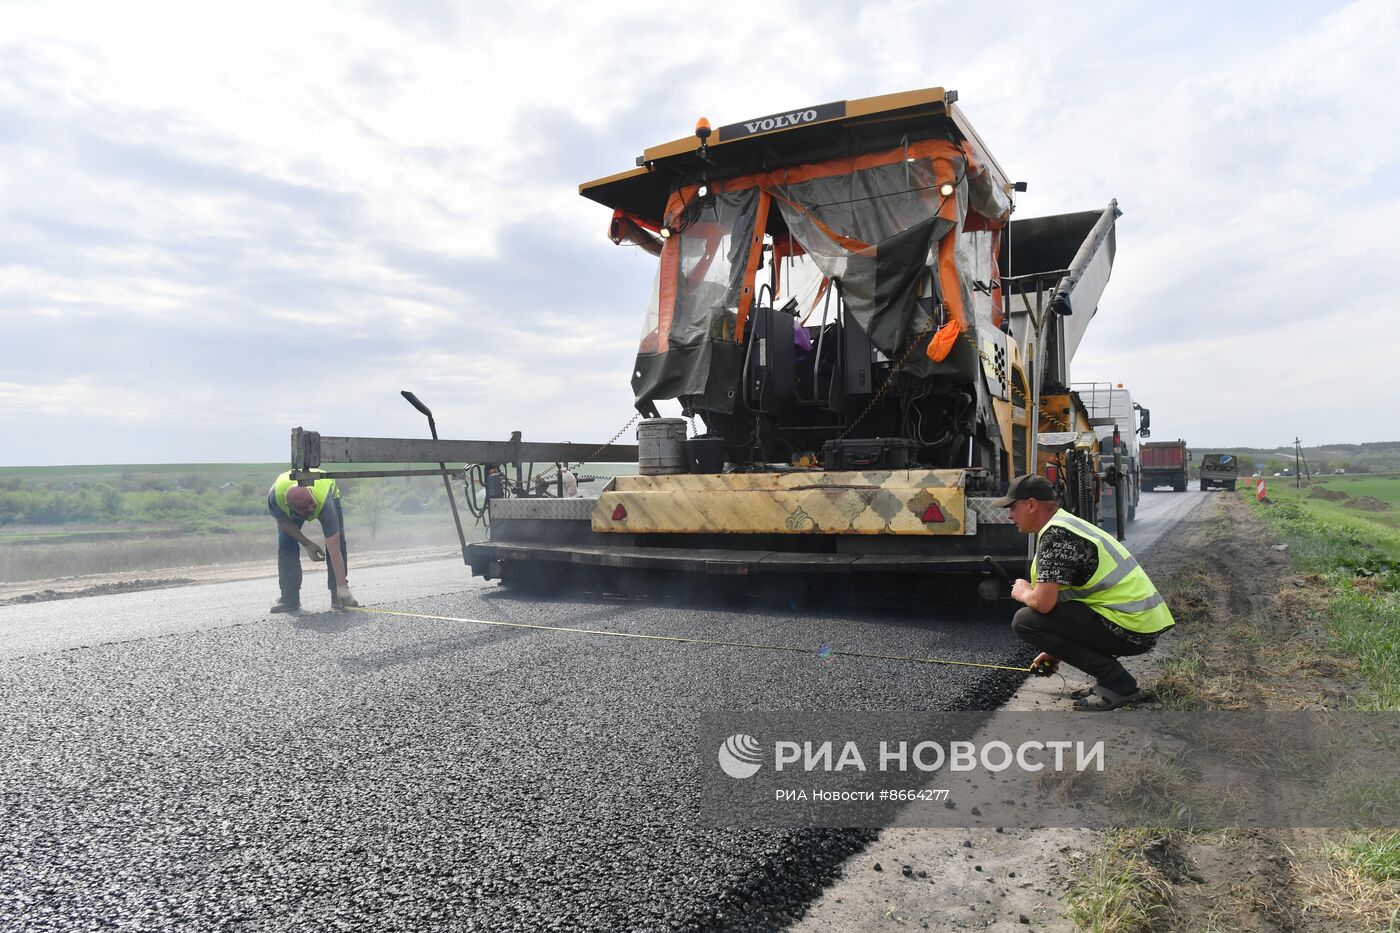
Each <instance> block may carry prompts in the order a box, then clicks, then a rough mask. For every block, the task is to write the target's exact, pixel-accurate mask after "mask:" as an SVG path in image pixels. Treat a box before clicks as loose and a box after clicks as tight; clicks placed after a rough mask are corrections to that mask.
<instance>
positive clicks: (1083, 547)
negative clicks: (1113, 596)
mask: <svg viewBox="0 0 1400 933" xmlns="http://www.w3.org/2000/svg"><path fill="white" fill-rule="evenodd" d="M1098 568H1099V549H1098V547H1097V546H1096V545H1095V544H1094V542H1092V541H1090V540H1088V539H1087V538H1081V537H1080V536H1079V535H1077V534H1075V533H1074V532H1072V531H1070V530H1068V529H1066V528H1061V527H1059V526H1051V527H1049V528H1046V529H1045V530H1044V531H1042V532H1041V533H1040V543H1039V544H1038V545H1037V549H1036V557H1035V581H1034V582H1036V583H1058V584H1060V586H1072V587H1078V586H1083V585H1084V584H1086V583H1088V582H1089V580H1090V579H1092V578H1093V576H1094V571H1096V570H1098Z"/></svg>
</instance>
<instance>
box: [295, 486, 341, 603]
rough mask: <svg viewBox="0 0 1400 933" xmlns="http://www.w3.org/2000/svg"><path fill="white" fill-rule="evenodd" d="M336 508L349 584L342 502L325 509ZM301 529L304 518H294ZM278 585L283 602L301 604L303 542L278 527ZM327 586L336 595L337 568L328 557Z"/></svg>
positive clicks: (330, 503)
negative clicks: (341, 509)
mask: <svg viewBox="0 0 1400 933" xmlns="http://www.w3.org/2000/svg"><path fill="white" fill-rule="evenodd" d="M331 506H335V517H336V520H337V522H338V523H339V524H340V557H341V559H342V560H343V561H345V575H346V578H347V582H348V579H349V576H350V558H349V557H348V556H347V551H346V549H345V516H344V515H343V514H342V513H341V511H340V500H339V499H332V500H331V501H330V502H327V503H326V504H325V506H324V508H330V507H331ZM292 521H294V522H296V523H297V527H298V528H300V527H301V526H302V525H304V524H306V519H304V518H294V519H292ZM277 584H278V586H280V587H281V588H282V602H284V603H287V604H289V605H295V604H296V603H299V602H301V542H300V541H298V540H297V539H296V538H293V537H292V536H291V535H289V534H287V533H286V532H285V531H283V530H282V526H281V525H278V526H277ZM326 586H328V587H329V588H330V591H331V593H332V594H334V593H335V567H333V566H331V559H330V556H329V555H327V556H326Z"/></svg>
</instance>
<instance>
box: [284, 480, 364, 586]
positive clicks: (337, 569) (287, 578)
mask: <svg viewBox="0 0 1400 933" xmlns="http://www.w3.org/2000/svg"><path fill="white" fill-rule="evenodd" d="M316 472H319V471H316ZM267 510H268V511H269V512H271V513H272V517H273V518H275V519H276V520H277V583H278V585H279V586H280V587H281V588H282V598H281V599H279V600H277V602H276V603H274V604H273V606H272V611H273V612H295V611H296V610H298V609H300V608H301V554H300V552H299V548H306V553H307V555H308V556H309V557H310V558H311V559H312V560H315V561H321V560H326V557H327V551H329V552H330V553H329V556H330V560H329V561H328V562H327V565H326V585H327V586H328V587H329V588H330V591H331V608H333V609H340V608H342V607H347V606H358V605H359V603H357V602H355V597H354V596H352V595H351V594H350V586H349V584H348V583H347V582H346V570H345V565H346V551H345V522H344V516H343V515H342V513H341V511H340V492H339V490H337V489H336V487H335V480H333V479H330V478H329V477H327V478H326V479H318V480H316V482H315V483H313V484H312V485H310V486H298V485H297V484H296V481H295V480H293V479H292V474H291V472H290V471H288V472H286V473H283V474H282V475H281V476H279V477H277V481H276V482H274V483H273V484H272V488H271V489H269V490H268V492H267ZM307 519H314V520H316V521H319V522H320V523H321V535H322V536H323V537H324V538H325V539H326V547H325V549H324V550H322V548H321V547H320V546H319V545H317V544H316V543H315V542H314V541H312V540H311V539H310V538H308V537H306V535H304V534H302V533H301V526H302V525H304V524H305V523H306V520H307Z"/></svg>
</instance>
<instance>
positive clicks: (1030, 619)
mask: <svg viewBox="0 0 1400 933" xmlns="http://www.w3.org/2000/svg"><path fill="white" fill-rule="evenodd" d="M996 504H997V505H1000V506H1003V507H1005V508H1008V509H1010V510H1011V520H1012V521H1013V522H1015V524H1016V530H1017V531H1020V532H1022V533H1023V534H1038V535H1039V536H1040V537H1039V540H1038V541H1037V542H1036V549H1035V557H1034V558H1032V560H1031V574H1030V575H1031V580H1017V581H1016V582H1015V583H1014V584H1013V585H1012V587H1011V598H1012V599H1015V600H1016V601H1017V602H1020V603H1024V604H1025V608H1024V609H1018V610H1017V611H1016V615H1015V617H1014V618H1013V619H1012V620H1011V628H1012V630H1013V631H1015V633H1016V634H1017V635H1019V636H1020V637H1021V640H1022V641H1024V642H1026V643H1027V644H1028V645H1030V646H1031V647H1033V648H1039V649H1040V652H1041V653H1040V655H1039V656H1037V657H1036V659H1035V661H1034V662H1033V664H1032V665H1031V666H1032V667H1033V668H1035V669H1037V670H1038V671H1040V672H1043V673H1050V672H1053V671H1055V670H1056V669H1058V667H1059V664H1060V662H1061V661H1063V662H1065V663H1066V664H1069V665H1070V666H1072V667H1077V668H1079V669H1080V670H1081V671H1083V672H1084V673H1086V674H1088V675H1090V676H1091V677H1093V678H1094V680H1095V681H1096V683H1095V685H1094V686H1092V687H1085V688H1083V689H1082V690H1076V691H1075V692H1074V693H1072V694H1070V696H1071V697H1073V698H1074V701H1075V702H1074V708H1075V709H1078V710H1110V709H1117V708H1118V707H1120V706H1123V705H1124V704H1126V703H1133V702H1136V701H1139V700H1143V699H1146V698H1147V697H1148V694H1147V692H1146V691H1144V690H1141V689H1140V688H1139V687H1138V683H1137V681H1136V680H1135V679H1133V675H1132V674H1129V673H1128V671H1127V670H1126V669H1125V668H1124V667H1123V665H1122V664H1121V663H1119V661H1118V659H1119V658H1121V657H1127V656H1129V655H1137V654H1145V653H1146V652H1148V651H1150V650H1152V647H1153V645H1155V644H1156V643H1157V637H1158V636H1159V635H1161V633H1162V632H1164V631H1166V630H1167V629H1168V628H1170V627H1171V626H1172V625H1174V624H1175V620H1174V619H1172V614H1171V611H1170V610H1169V609H1168V608H1167V604H1166V602H1165V601H1163V599H1162V596H1161V594H1160V593H1158V592H1157V588H1156V587H1155V586H1153V585H1152V581H1151V580H1149V579H1148V577H1147V572H1146V571H1145V570H1143V569H1142V567H1140V566H1138V562H1137V561H1136V560H1134V559H1133V556H1132V555H1131V554H1129V553H1128V549H1127V548H1126V547H1124V546H1123V544H1122V542H1120V541H1118V540H1117V539H1116V538H1114V537H1113V536H1112V535H1110V534H1109V533H1108V532H1106V531H1104V530H1103V529H1101V528H1099V527H1098V526H1097V525H1092V524H1090V523H1089V522H1086V521H1085V520H1084V519H1082V518H1080V517H1079V516H1077V515H1074V514H1072V513H1070V512H1067V511H1065V510H1064V509H1062V508H1060V506H1059V501H1058V499H1057V497H1056V495H1055V488H1054V487H1053V486H1051V485H1050V481H1049V480H1047V479H1045V477H1043V476H1022V477H1019V478H1017V479H1016V480H1015V481H1014V482H1012V484H1011V488H1010V489H1008V490H1007V493H1006V496H1005V497H1003V498H1001V499H998V500H997V502H996ZM1032 581H1033V582H1032Z"/></svg>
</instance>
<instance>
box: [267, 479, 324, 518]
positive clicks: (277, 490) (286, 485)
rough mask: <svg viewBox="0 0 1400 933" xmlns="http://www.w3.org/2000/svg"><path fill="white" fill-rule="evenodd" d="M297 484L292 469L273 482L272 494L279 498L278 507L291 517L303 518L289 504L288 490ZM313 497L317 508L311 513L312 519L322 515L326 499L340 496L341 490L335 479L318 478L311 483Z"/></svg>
mask: <svg viewBox="0 0 1400 933" xmlns="http://www.w3.org/2000/svg"><path fill="white" fill-rule="evenodd" d="M311 472H312V473H322V472H324V471H323V470H312V471H311ZM295 485H296V480H294V479H292V471H291V470H288V471H287V472H285V473H283V474H282V475H281V476H279V477H277V481H276V482H274V483H273V484H272V494H273V496H274V497H276V499H277V507H278V508H279V509H281V510H282V511H283V512H285V513H286V515H287V517H288V518H290V519H293V520H295V519H298V518H301V516H300V515H293V514H292V507H291V506H290V505H288V504H287V490H288V489H291V488H292V487H293V486H295ZM311 498H313V499H315V500H316V509H315V511H313V512H312V513H311V518H312V519H317V518H320V517H321V509H323V508H325V506H326V501H327V500H328V499H331V498H337V499H338V498H340V490H338V489H336V488H335V480H333V479H330V478H329V477H328V478H326V479H318V480H316V482H314V483H312V484H311Z"/></svg>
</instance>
